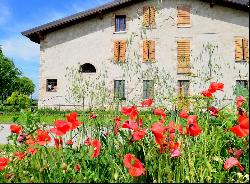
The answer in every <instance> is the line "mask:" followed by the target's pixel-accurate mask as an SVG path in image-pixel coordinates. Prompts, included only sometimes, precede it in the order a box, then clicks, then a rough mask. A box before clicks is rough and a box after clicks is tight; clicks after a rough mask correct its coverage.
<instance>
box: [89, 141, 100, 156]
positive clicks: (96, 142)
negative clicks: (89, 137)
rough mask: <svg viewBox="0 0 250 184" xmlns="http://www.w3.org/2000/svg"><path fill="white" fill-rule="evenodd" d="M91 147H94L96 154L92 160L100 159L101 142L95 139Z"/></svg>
mask: <svg viewBox="0 0 250 184" xmlns="http://www.w3.org/2000/svg"><path fill="white" fill-rule="evenodd" d="M91 146H93V147H94V153H93V154H92V155H91V156H90V158H96V157H98V156H99V154H100V151H101V142H100V141H99V140H97V139H94V140H93V141H92V143H91Z"/></svg>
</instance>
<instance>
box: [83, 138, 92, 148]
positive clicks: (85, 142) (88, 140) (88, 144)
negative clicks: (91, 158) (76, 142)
mask: <svg viewBox="0 0 250 184" xmlns="http://www.w3.org/2000/svg"><path fill="white" fill-rule="evenodd" d="M84 144H86V145H87V146H90V145H91V140H90V138H89V137H88V138H87V139H86V140H85V141H84Z"/></svg>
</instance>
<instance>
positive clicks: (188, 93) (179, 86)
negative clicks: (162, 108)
mask: <svg viewBox="0 0 250 184" xmlns="http://www.w3.org/2000/svg"><path fill="white" fill-rule="evenodd" d="M182 82H183V88H184V91H183V92H184V95H183V96H182V94H181V91H182V90H181V89H182V86H181V83H182ZM185 82H187V83H188V89H187V94H185ZM189 95H190V80H178V96H181V97H184V98H185V97H188V96H189Z"/></svg>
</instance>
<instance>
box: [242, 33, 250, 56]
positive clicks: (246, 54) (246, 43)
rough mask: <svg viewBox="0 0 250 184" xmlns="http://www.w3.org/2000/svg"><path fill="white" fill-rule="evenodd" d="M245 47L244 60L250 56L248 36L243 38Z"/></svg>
mask: <svg viewBox="0 0 250 184" xmlns="http://www.w3.org/2000/svg"><path fill="white" fill-rule="evenodd" d="M243 48H244V58H243V59H244V60H245V61H248V59H249V56H248V54H249V53H248V38H244V39H243Z"/></svg>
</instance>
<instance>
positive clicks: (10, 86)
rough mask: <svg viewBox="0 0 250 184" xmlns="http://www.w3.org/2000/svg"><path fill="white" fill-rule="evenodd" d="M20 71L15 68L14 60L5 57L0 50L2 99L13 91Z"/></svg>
mask: <svg viewBox="0 0 250 184" xmlns="http://www.w3.org/2000/svg"><path fill="white" fill-rule="evenodd" d="M20 74H21V72H20V71H19V69H18V68H16V66H15V64H14V62H13V61H12V60H10V59H8V58H7V57H5V56H4V55H3V53H2V51H0V86H1V88H0V95H1V97H2V103H3V100H4V99H5V98H6V97H7V96H9V95H11V93H12V92H13V91H14V88H15V84H16V80H17V78H18V77H19V76H20Z"/></svg>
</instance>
